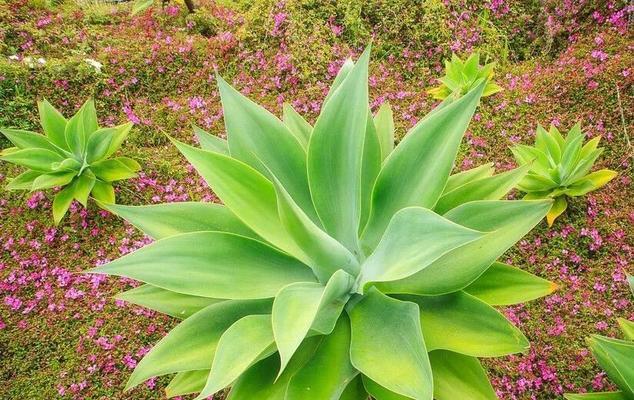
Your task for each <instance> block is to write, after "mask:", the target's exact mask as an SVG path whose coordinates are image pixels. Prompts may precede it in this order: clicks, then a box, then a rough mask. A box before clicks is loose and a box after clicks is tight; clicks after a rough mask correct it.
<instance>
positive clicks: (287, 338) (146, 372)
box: [92, 50, 554, 400]
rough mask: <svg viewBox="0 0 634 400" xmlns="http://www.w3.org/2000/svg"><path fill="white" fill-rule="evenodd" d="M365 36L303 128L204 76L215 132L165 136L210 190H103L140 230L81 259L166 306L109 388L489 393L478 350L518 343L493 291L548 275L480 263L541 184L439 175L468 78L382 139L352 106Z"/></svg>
mask: <svg viewBox="0 0 634 400" xmlns="http://www.w3.org/2000/svg"><path fill="white" fill-rule="evenodd" d="M368 59H369V51H368V50H366V52H365V53H364V54H363V55H362V56H361V58H360V59H359V61H358V62H357V63H356V64H354V65H353V63H352V62H347V63H346V64H345V65H344V66H343V68H342V69H341V71H340V73H339V75H338V76H337V78H336V80H335V82H334V84H333V86H332V88H331V90H330V93H329V94H328V96H327V98H326V100H325V102H324V104H323V107H322V111H321V114H320V115H319V117H318V119H317V122H316V123H315V125H314V127H311V126H310V125H309V124H308V123H307V122H306V121H305V120H303V119H302V118H301V117H300V116H299V114H297V113H296V112H295V111H294V110H292V108H290V107H288V106H287V107H286V109H285V116H284V120H285V121H286V122H287V123H288V125H285V124H284V123H283V122H282V121H280V120H279V119H277V118H276V117H275V116H273V115H272V114H271V113H269V112H268V111H266V110H265V109H264V108H262V107H260V106H258V105H256V104H255V103H254V102H252V101H251V100H249V99H247V98H246V97H244V96H242V95H241V94H240V93H239V92H237V91H236V90H234V89H233V88H231V87H230V86H229V85H228V84H227V83H226V82H225V81H223V80H222V79H220V78H218V81H219V88H220V95H221V100H222V105H223V109H224V118H225V125H226V130H227V135H228V142H224V141H222V140H220V139H218V138H216V137H213V136H211V135H209V134H206V133H205V132H203V131H201V130H198V131H197V135H198V136H199V139H200V143H201V145H202V149H201V148H196V147H192V146H189V145H187V144H184V143H181V142H178V141H174V143H175V144H176V146H177V147H178V149H179V150H180V151H181V152H182V153H183V154H184V155H185V157H186V158H187V159H188V160H189V162H191V163H192V164H193V165H194V167H195V168H196V169H197V170H198V172H199V173H200V174H201V175H202V176H203V177H204V178H205V180H206V181H207V182H208V183H209V185H210V186H211V187H212V188H213V190H214V192H215V193H216V194H217V195H218V197H219V198H220V199H222V201H223V203H224V205H217V204H209V203H196V202H192V203H173V204H161V205H152V206H142V207H133V206H121V205H117V206H109V208H110V209H111V210H112V211H113V212H115V213H117V214H119V215H120V216H122V217H123V218H125V219H126V220H128V221H129V222H131V223H132V224H134V225H136V226H137V227H139V228H140V229H142V230H143V231H144V232H145V233H146V234H148V235H150V236H152V237H153V238H155V239H157V241H156V242H155V243H153V244H151V245H149V246H147V247H145V248H143V249H140V250H138V251H136V252H134V253H132V254H129V255H126V256H124V257H122V258H120V259H118V260H115V261H113V262H111V263H109V264H107V265H104V266H100V267H97V268H95V269H93V270H92V272H95V273H104V274H111V275H119V276H125V277H129V278H133V279H136V280H139V281H142V282H145V283H146V284H145V285H142V286H140V287H138V288H135V289H132V290H130V291H127V292H124V293H123V294H121V295H119V298H120V299H123V300H126V301H128V302H131V303H136V304H139V305H142V306H145V307H149V308H151V309H154V310H157V311H160V312H162V313H166V314H169V315H172V316H174V317H176V318H180V319H182V320H183V321H182V322H181V323H180V324H179V325H178V326H177V327H176V328H174V329H173V330H172V331H171V332H170V333H169V334H168V335H167V336H165V337H164V338H163V339H162V340H161V341H160V342H159V343H158V344H157V345H156V346H154V348H153V349H152V350H151V351H150V352H149V353H148V354H147V355H146V356H145V357H144V358H143V360H141V362H140V363H139V364H138V366H137V367H136V369H135V371H134V373H133V374H132V376H131V377H130V380H129V382H128V385H127V387H128V388H132V387H134V386H136V385H138V384H139V383H141V382H143V381H144V380H146V379H148V378H150V377H153V376H159V375H166V374H176V375H175V376H174V378H173V380H172V381H171V383H170V384H169V386H168V387H167V394H168V395H169V396H176V395H181V394H185V393H192V392H196V393H199V396H198V399H202V398H205V397H207V396H209V395H211V394H213V393H216V392H218V391H220V390H222V389H223V388H226V387H229V386H231V391H230V392H229V394H228V398H229V399H233V400H242V399H244V400H253V399H261V400H265V399H287V400H300V399H301V400H311V399H315V400H324V399H343V400H361V399H367V398H368V396H369V395H372V396H373V397H374V398H376V399H379V400H387V399H416V400H422V399H425V400H426V399H432V398H436V399H440V400H444V399H450V400H455V399H495V398H496V396H495V393H494V391H493V389H492V387H491V385H490V383H489V381H488V379H487V377H486V374H485V371H484V369H483V368H482V366H481V365H480V362H479V361H478V357H496V356H503V355H506V354H512V353H518V352H523V351H525V350H526V349H527V348H528V346H529V344H528V341H527V339H526V337H524V335H523V334H522V333H521V332H520V331H519V330H518V329H517V328H516V327H515V326H513V325H512V324H511V323H510V322H509V321H508V320H507V319H506V318H505V317H504V316H503V315H502V314H501V313H500V312H498V311H497V310H496V309H495V308H494V306H498V305H508V304H516V303H520V302H524V301H527V300H531V299H535V298H538V297H541V296H544V295H546V294H547V293H550V292H551V291H552V290H553V289H554V285H553V284H552V283H551V282H548V281H546V280H544V279H541V278H538V277H536V276H533V275H531V274H529V273H527V272H524V271H522V270H519V269H517V268H514V267H511V266H509V265H506V264H503V263H501V262H498V261H496V260H497V259H498V258H499V257H500V256H501V255H502V254H504V252H505V251H506V250H507V249H509V248H510V247H511V246H513V244H514V243H516V242H517V241H518V240H519V239H520V238H522V237H523V236H524V235H525V234H526V233H527V232H528V231H530V230H531V229H532V228H533V227H534V226H535V225H536V224H537V223H538V222H539V221H540V220H541V219H542V218H543V217H544V215H545V214H546V212H547V211H548V209H549V208H550V205H551V202H552V201H551V200H538V201H523V200H519V201H506V200H499V199H500V198H502V197H504V195H505V194H506V193H507V192H508V191H509V190H511V188H512V187H513V186H514V185H515V184H516V183H517V182H518V181H519V179H521V178H522V176H523V175H524V174H525V173H526V170H525V169H518V170H513V171H509V172H505V173H502V174H498V175H493V170H492V168H491V166H490V165H485V166H482V167H478V168H476V169H473V170H469V171H466V172H461V173H458V174H454V175H451V176H450V172H451V169H452V167H453V163H454V160H455V158H456V154H457V152H458V146H459V144H460V142H461V139H462V136H463V134H464V132H465V130H466V129H467V125H468V124H469V121H470V119H471V117H472V115H473V113H474V111H475V109H476V107H477V105H478V102H479V99H480V96H481V95H482V90H483V89H484V84H480V85H479V86H477V87H475V88H474V89H473V90H472V91H470V92H469V93H467V94H466V96H464V97H462V98H460V99H458V100H449V101H446V102H444V103H443V104H442V105H441V106H439V107H438V108H436V109H435V110H433V111H432V112H431V113H430V114H429V115H427V116H426V117H425V118H424V119H422V120H421V121H420V122H419V123H418V124H417V125H416V126H415V127H414V128H412V129H411V130H410V131H409V132H408V133H407V135H406V136H405V137H404V139H403V140H402V141H401V142H400V144H399V145H398V146H396V148H394V142H393V140H392V139H391V138H392V135H393V131H392V129H393V128H392V127H393V124H392V121H391V112H390V110H389V108H387V107H386V108H383V109H382V111H381V112H380V113H378V115H377V116H375V117H374V118H373V117H372V115H371V114H370V113H369V111H368V110H369V108H368V86H367V78H368Z"/></svg>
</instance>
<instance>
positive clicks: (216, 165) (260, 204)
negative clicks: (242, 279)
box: [173, 140, 301, 254]
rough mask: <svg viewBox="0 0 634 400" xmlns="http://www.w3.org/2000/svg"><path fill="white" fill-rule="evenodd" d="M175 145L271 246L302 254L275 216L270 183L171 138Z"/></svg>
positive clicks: (229, 161) (238, 163) (251, 171)
mask: <svg viewBox="0 0 634 400" xmlns="http://www.w3.org/2000/svg"><path fill="white" fill-rule="evenodd" d="M173 142H174V144H175V145H176V147H178V149H179V150H180V152H181V153H182V154H183V155H184V156H185V158H187V160H188V161H189V162H190V163H191V164H192V165H193V166H194V167H195V168H196V170H197V171H198V173H200V175H202V177H203V178H205V181H206V182H207V184H209V186H210V187H211V188H212V190H213V191H214V193H215V194H216V195H217V196H218V197H219V198H220V199H221V200H222V202H223V203H224V204H225V206H227V208H228V209H229V210H231V212H233V213H234V214H235V215H236V216H237V217H238V218H239V219H241V220H242V222H244V223H245V224H246V225H247V226H248V227H250V228H251V229H252V230H253V231H254V232H255V233H257V234H258V235H260V236H261V237H262V238H264V239H266V240H267V241H269V242H270V243H271V244H273V245H274V246H276V247H278V248H280V249H282V250H284V251H286V252H288V253H290V254H301V250H300V249H299V248H298V247H297V245H296V244H295V242H294V241H293V239H292V238H290V237H289V235H288V233H287V232H286V230H285V229H280V225H281V224H282V223H281V221H280V218H279V216H278V207H277V197H276V195H275V188H274V186H273V184H272V183H271V182H270V181H269V180H268V179H266V178H265V177H264V176H263V175H262V174H260V173H259V172H257V171H256V170H254V169H253V168H251V167H249V166H248V165H246V164H244V163H243V162H241V161H238V160H235V159H233V158H230V157H227V156H224V155H222V154H219V153H214V152H211V151H206V150H200V149H197V148H195V147H192V146H188V145H186V144H184V143H180V142H178V141H175V140H173Z"/></svg>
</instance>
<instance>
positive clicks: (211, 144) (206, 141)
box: [192, 125, 229, 156]
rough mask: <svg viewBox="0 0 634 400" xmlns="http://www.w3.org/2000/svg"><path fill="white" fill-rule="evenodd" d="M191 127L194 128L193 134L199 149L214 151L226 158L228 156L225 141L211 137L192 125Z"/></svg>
mask: <svg viewBox="0 0 634 400" xmlns="http://www.w3.org/2000/svg"><path fill="white" fill-rule="evenodd" d="M192 127H193V128H194V134H195V135H196V137H197V138H198V142H199V143H200V148H201V149H203V150H210V151H215V152H216V153H220V154H224V155H227V156H228V155H229V145H228V144H227V141H226V140H224V139H222V138H219V137H218V136H216V135H212V134H211V133H209V132H206V131H204V130H202V129H201V128H199V127H198V126H196V125H192Z"/></svg>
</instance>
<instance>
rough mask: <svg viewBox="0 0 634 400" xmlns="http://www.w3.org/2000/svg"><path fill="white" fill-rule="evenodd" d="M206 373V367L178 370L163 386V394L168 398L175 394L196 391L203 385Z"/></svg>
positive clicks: (207, 373) (180, 394)
mask: <svg viewBox="0 0 634 400" xmlns="http://www.w3.org/2000/svg"><path fill="white" fill-rule="evenodd" d="M208 375H209V370H208V369H201V370H198V371H184V372H179V373H178V374H176V376H175V377H174V378H173V379H172V380H171V381H170V383H169V385H167V387H166V388H165V395H166V396H167V398H168V399H169V398H172V397H176V396H184V395H186V394H191V393H198V392H200V391H201V390H203V388H204V387H205V383H206V382H207V376H208Z"/></svg>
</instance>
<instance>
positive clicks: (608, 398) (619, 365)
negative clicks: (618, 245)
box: [565, 275, 634, 400]
mask: <svg viewBox="0 0 634 400" xmlns="http://www.w3.org/2000/svg"><path fill="white" fill-rule="evenodd" d="M627 279H628V282H629V285H630V290H631V291H632V295H634V276H631V275H630V276H628V277H627ZM618 322H619V326H620V327H621V331H623V336H624V337H625V340H622V339H614V338H610V337H606V336H601V335H592V336H591V337H589V338H588V340H587V341H588V346H589V347H590V350H591V351H592V355H593V356H594V358H595V359H596V360H597V362H598V363H599V365H600V366H601V368H603V370H604V371H605V372H606V374H607V375H608V377H609V378H610V380H611V381H612V382H614V383H615V384H616V386H617V387H618V388H619V389H620V390H619V391H616V392H601V393H580V394H573V393H566V394H565V397H566V399H568V400H632V399H634V322H632V321H628V320H626V319H625V318H619V319H618Z"/></svg>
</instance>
